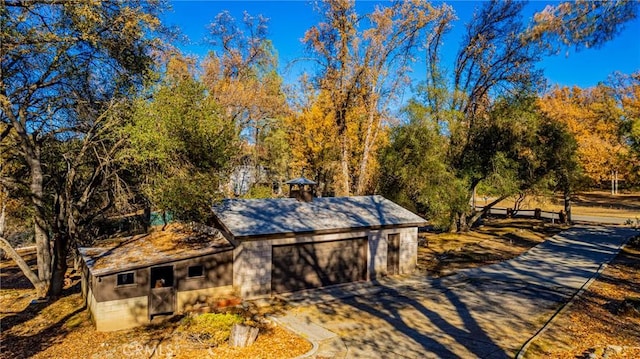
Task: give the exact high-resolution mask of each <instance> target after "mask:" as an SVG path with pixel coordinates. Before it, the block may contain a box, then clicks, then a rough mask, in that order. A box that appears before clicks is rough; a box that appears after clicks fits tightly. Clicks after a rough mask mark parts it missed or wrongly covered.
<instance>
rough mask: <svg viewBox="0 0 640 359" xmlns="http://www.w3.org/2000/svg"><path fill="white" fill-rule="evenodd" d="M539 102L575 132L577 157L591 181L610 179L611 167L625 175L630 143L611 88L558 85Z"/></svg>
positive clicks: (547, 112) (572, 132)
mask: <svg viewBox="0 0 640 359" xmlns="http://www.w3.org/2000/svg"><path fill="white" fill-rule="evenodd" d="M539 105H540V108H541V109H542V111H543V112H544V113H545V114H546V115H547V116H548V117H550V118H551V119H553V120H555V121H558V122H560V123H563V124H565V125H566V126H567V129H568V130H569V132H570V133H571V134H573V135H574V136H575V139H576V141H577V142H578V161H579V163H580V165H581V167H582V169H583V170H584V173H585V175H586V176H587V177H588V178H589V179H590V180H591V181H593V182H594V183H599V182H601V181H606V180H608V179H609V178H610V175H611V171H612V170H618V171H622V172H619V174H618V176H619V177H620V176H624V175H625V173H623V172H624V167H625V166H624V162H625V158H626V156H627V154H628V147H627V146H626V145H625V143H624V142H623V141H622V140H621V139H620V136H619V128H620V125H621V121H622V118H623V112H622V109H621V108H620V107H619V106H618V103H617V101H616V99H615V97H614V93H613V90H612V89H611V88H609V87H607V86H604V85H599V86H597V87H594V88H590V89H581V88H578V87H573V88H568V87H556V88H554V89H553V90H551V91H550V92H549V93H548V94H546V95H545V96H543V97H542V98H541V99H540V100H539Z"/></svg>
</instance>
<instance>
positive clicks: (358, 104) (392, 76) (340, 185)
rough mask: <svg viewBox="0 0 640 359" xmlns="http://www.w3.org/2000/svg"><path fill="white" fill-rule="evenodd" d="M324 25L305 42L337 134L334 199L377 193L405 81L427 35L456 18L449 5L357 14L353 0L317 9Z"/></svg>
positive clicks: (405, 5)
mask: <svg viewBox="0 0 640 359" xmlns="http://www.w3.org/2000/svg"><path fill="white" fill-rule="evenodd" d="M318 10H319V11H320V14H321V16H322V21H321V22H320V23H319V24H318V25H316V26H313V27H311V28H310V29H309V30H307V32H306V34H305V37H304V40H303V41H304V42H305V43H306V45H307V48H308V49H309V51H310V53H311V54H312V55H313V56H314V60H315V61H316V63H317V64H318V65H319V71H318V73H317V74H316V77H315V89H316V91H319V92H324V93H325V94H326V95H327V96H328V97H327V99H328V100H329V102H328V105H329V107H328V108H326V109H324V111H325V112H326V113H331V117H333V120H334V122H335V128H336V130H337V141H338V142H337V144H336V145H337V147H338V148H339V149H340V154H339V156H340V157H339V159H338V163H339V168H340V171H339V173H337V174H336V178H335V183H336V186H335V190H336V193H337V194H341V195H348V194H351V193H356V194H363V193H366V192H371V191H372V190H373V182H372V181H371V177H372V172H373V171H372V170H371V168H375V167H376V164H375V161H376V157H377V156H375V155H373V154H375V153H376V151H377V149H378V148H379V147H380V142H379V141H380V140H381V138H380V134H381V133H383V125H384V123H385V120H388V119H389V109H390V106H391V104H392V101H394V100H396V99H397V98H398V95H399V94H400V93H401V91H402V89H403V85H404V84H406V81H407V77H406V75H407V71H408V69H409V66H410V64H411V63H413V62H414V60H415V58H414V55H415V52H416V51H417V50H418V49H419V48H420V47H421V46H423V45H424V42H425V41H426V39H427V37H426V34H427V33H428V32H429V31H431V30H434V29H437V27H436V24H438V22H439V21H441V20H442V19H443V18H445V19H450V18H451V11H452V10H451V8H450V7H449V6H447V5H442V6H440V7H434V6H432V5H431V4H430V3H428V2H417V1H405V2H393V3H392V4H390V5H389V6H379V7H377V8H376V10H374V12H372V13H371V14H368V15H366V16H364V17H360V16H358V14H357V13H356V10H355V2H354V1H350V0H331V1H326V2H323V3H322V4H320V6H319V9H318Z"/></svg>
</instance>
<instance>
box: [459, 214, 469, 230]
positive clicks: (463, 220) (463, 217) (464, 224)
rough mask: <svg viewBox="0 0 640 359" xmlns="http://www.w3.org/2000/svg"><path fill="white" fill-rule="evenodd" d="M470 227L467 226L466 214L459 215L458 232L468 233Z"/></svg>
mask: <svg viewBox="0 0 640 359" xmlns="http://www.w3.org/2000/svg"><path fill="white" fill-rule="evenodd" d="M468 231H469V225H468V224H467V214H466V213H464V212H460V213H458V232H468Z"/></svg>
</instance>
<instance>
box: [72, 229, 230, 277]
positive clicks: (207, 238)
mask: <svg viewBox="0 0 640 359" xmlns="http://www.w3.org/2000/svg"><path fill="white" fill-rule="evenodd" d="M216 233H217V232H216ZM227 248H231V244H230V243H229V242H228V241H227V240H226V239H224V237H222V236H221V235H220V234H215V233H214V234H208V233H204V232H201V231H198V230H195V229H193V228H192V227H190V226H188V225H185V224H181V223H172V224H169V225H168V226H166V227H165V228H164V230H162V227H155V228H153V229H152V230H151V231H150V232H149V233H146V234H139V235H135V236H131V237H124V238H115V239H108V240H104V241H100V242H99V243H96V245H95V246H94V247H93V248H87V249H85V251H84V253H85V254H86V255H87V256H89V257H91V258H92V259H93V261H92V263H90V267H91V268H92V271H94V272H96V273H99V272H100V271H111V270H115V269H118V270H120V269H122V270H124V269H126V268H127V267H128V268H131V267H135V266H140V265H145V264H151V263H157V262H160V261H172V260H178V259H181V258H187V257H190V256H195V255H198V254H205V253H207V252H215V251H217V250H223V249H227Z"/></svg>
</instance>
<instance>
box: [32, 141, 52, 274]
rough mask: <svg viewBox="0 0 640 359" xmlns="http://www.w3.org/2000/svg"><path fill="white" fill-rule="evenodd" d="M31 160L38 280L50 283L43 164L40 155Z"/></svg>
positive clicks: (37, 154)
mask: <svg viewBox="0 0 640 359" xmlns="http://www.w3.org/2000/svg"><path fill="white" fill-rule="evenodd" d="M30 157H31V158H29V169H30V170H31V185H30V190H31V201H32V202H33V205H34V207H35V210H36V211H35V214H34V225H35V228H34V229H35V241H36V250H37V254H36V255H37V259H38V278H40V281H42V282H45V283H48V282H49V280H50V279H51V244H50V243H49V234H48V232H47V229H46V228H47V226H46V223H47V222H46V214H45V209H44V198H43V197H44V190H43V180H44V175H43V173H42V164H41V163H40V158H39V153H37V152H36V153H34V156H30Z"/></svg>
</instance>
